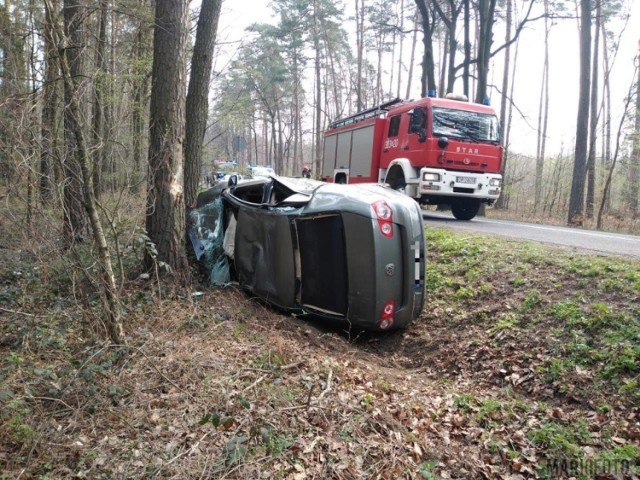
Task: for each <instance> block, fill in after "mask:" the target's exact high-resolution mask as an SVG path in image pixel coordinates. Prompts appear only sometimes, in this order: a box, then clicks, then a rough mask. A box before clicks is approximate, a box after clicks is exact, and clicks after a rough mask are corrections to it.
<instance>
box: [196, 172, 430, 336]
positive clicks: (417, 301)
mask: <svg viewBox="0 0 640 480" xmlns="http://www.w3.org/2000/svg"><path fill="white" fill-rule="evenodd" d="M189 237H190V239H191V242H192V244H193V246H194V250H195V252H196V257H197V258H198V259H199V261H201V262H202V263H203V264H204V265H206V269H207V272H208V273H210V274H211V275H210V281H211V283H225V282H228V281H229V280H230V279H233V280H237V281H238V283H239V284H240V285H241V286H242V288H244V289H245V290H247V291H248V292H250V293H251V294H252V295H255V296H257V297H260V298H261V299H263V300H265V301H266V302H268V303H270V304H272V305H274V306H276V307H279V308H281V309H283V310H286V311H291V312H296V313H306V314H311V315H313V316H316V317H321V318H327V319H332V320H343V321H346V322H348V323H350V324H352V325H354V326H357V327H361V328H364V329H368V330H390V329H395V328H404V327H406V326H407V325H409V323H410V322H411V321H412V320H413V319H415V318H416V317H418V315H419V314H420V312H421V311H422V306H423V301H424V274H425V251H424V248H425V247H424V231H423V223H422V214H421V210H420V208H419V206H418V204H417V203H416V202H415V201H413V200H412V199H411V198H409V197H407V196H406V195H403V194H401V193H399V192H396V191H394V190H392V189H390V188H388V187H385V186H382V185H374V184H358V185H336V184H329V183H323V182H317V181H314V180H310V179H304V178H302V179H293V178H284V177H274V178H261V179H256V180H248V181H245V182H243V183H237V180H236V179H235V178H232V179H231V181H230V182H229V184H228V186H226V187H225V186H221V185H217V186H216V187H214V188H212V189H210V190H207V191H206V192H203V193H201V194H200V195H199V197H198V202H197V207H196V209H195V210H193V211H192V212H191V221H190V227H189Z"/></svg>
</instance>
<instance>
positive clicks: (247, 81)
mask: <svg viewBox="0 0 640 480" xmlns="http://www.w3.org/2000/svg"><path fill="white" fill-rule="evenodd" d="M174 3H175V2H173V3H172V2H160V3H158V4H157V5H154V4H153V3H152V2H149V1H146V0H140V1H128V0H124V1H121V2H116V1H109V0H100V1H93V2H91V1H89V2H83V1H60V0H47V1H46V2H44V3H40V2H34V1H26V0H16V1H10V0H7V1H5V2H4V4H3V6H2V10H1V11H0V13H1V15H2V25H3V28H2V38H1V42H0V51H1V52H2V62H1V68H2V71H1V76H0V82H1V84H0V99H1V102H2V105H3V109H2V112H3V113H2V115H1V117H0V131H1V132H2V134H1V138H2V141H1V143H0V163H1V164H2V172H3V175H2V179H1V181H2V187H3V197H5V198H6V201H7V202H11V204H12V207H13V206H15V207H17V210H16V212H20V213H18V214H17V218H20V219H21V220H24V221H25V222H26V223H27V224H30V223H31V222H33V221H34V218H35V216H37V215H38V214H39V213H38V212H39V211H41V210H42V207H52V206H54V205H57V206H58V207H62V208H61V209H60V210H61V212H62V213H63V215H61V216H60V218H59V221H60V224H59V225H58V226H57V227H56V228H58V229H59V231H60V232H61V234H62V236H63V237H64V242H65V244H66V245H67V246H68V245H70V244H72V243H73V242H75V241H76V240H80V239H85V238H88V237H89V236H93V237H94V238H96V237H98V239H97V240H96V241H97V242H99V241H100V240H99V237H101V236H103V235H104V233H103V234H100V232H98V231H97V229H102V228H103V226H102V225H103V224H105V225H107V224H108V223H111V224H112V225H113V221H112V219H113V218H114V217H117V216H119V214H120V213H121V212H120V211H119V209H118V206H117V205H118V204H117V201H118V200H116V203H115V204H112V201H113V200H114V199H120V200H121V199H122V198H125V197H126V198H127V199H131V200H132V201H140V202H145V201H146V214H145V219H146V220H145V222H146V224H145V227H144V229H143V230H144V234H146V235H148V237H149V240H150V243H152V244H154V245H156V247H157V248H158V249H159V252H158V258H159V259H160V260H161V261H162V262H163V263H164V264H167V265H169V266H171V267H172V268H174V269H181V268H183V267H184V266H185V260H184V258H183V257H184V255H183V254H181V253H180V250H181V247H179V246H178V245H181V238H180V237H181V236H182V235H183V234H182V233H180V232H179V231H180V230H182V228H181V225H180V222H182V220H179V218H182V217H184V210H185V209H187V208H188V206H189V205H192V204H193V202H194V199H195V195H196V194H197V190H198V188H199V187H200V184H201V182H202V179H203V178H204V176H205V175H208V174H209V173H212V172H213V171H215V169H216V162H220V161H223V162H228V161H237V162H238V165H239V168H246V167H247V166H249V165H270V166H273V167H274V168H275V170H276V171H277V172H278V173H279V174H282V175H291V176H296V175H300V174H301V171H302V168H303V167H304V166H308V167H310V168H311V169H312V171H313V172H315V174H317V173H318V172H320V171H321V169H322V168H321V167H322V142H323V138H322V133H323V131H324V130H325V129H326V128H327V125H328V124H329V123H330V122H331V121H333V120H335V119H337V118H340V117H341V116H345V115H349V114H353V113H355V112H358V111H361V110H363V109H365V108H371V107H372V106H375V105H378V104H380V103H383V102H385V101H388V100H389V99H392V98H396V97H399V98H409V97H413V96H415V95H419V96H426V95H427V94H435V95H439V96H444V94H445V93H447V92H458V93H463V94H464V95H466V96H467V97H468V98H470V99H471V100H472V101H475V102H476V103H482V102H484V101H485V100H488V99H491V101H492V104H493V105H496V107H495V108H496V110H497V112H498V115H499V118H500V121H501V124H502V142H503V144H504V147H505V155H504V161H503V165H502V169H503V171H502V174H503V177H504V189H503V190H504V191H503V195H502V197H501V198H500V200H499V202H498V204H497V205H496V208H495V209H492V212H491V213H492V214H495V215H501V216H518V217H520V218H530V219H545V220H546V221H550V222H556V223H568V224H571V225H585V226H593V227H598V228H602V227H606V228H611V229H625V230H627V231H629V230H631V231H633V229H636V228H637V214H638V185H639V183H640V182H639V173H638V172H639V167H638V163H639V162H640V160H639V157H640V153H639V152H640V146H639V145H638V133H637V132H638V130H639V129H640V125H639V124H640V117H639V114H638V106H639V105H640V103H639V102H640V100H639V98H638V97H639V96H638V90H639V89H640V81H639V80H638V72H637V64H638V59H637V52H636V54H635V55H636V58H635V59H632V58H626V59H625V58H617V54H618V51H619V49H620V39H621V38H623V37H622V33H623V32H624V31H625V30H626V29H627V27H628V22H629V21H630V14H631V4H632V2H628V3H625V2H621V1H604V0H602V1H593V0H592V1H581V2H579V3H577V4H575V3H574V2H562V1H561V2H551V1H545V2H535V1H533V0H529V1H522V2H517V1H514V0H507V1H501V2H498V1H497V0H479V1H477V2H470V1H467V0H458V1H456V0H447V1H429V2H426V1H418V0H416V2H409V1H408V0H396V1H393V2H388V1H367V0H356V1H355V4H347V3H342V2H336V1H333V0H318V1H315V2H312V3H309V2H300V1H296V0H277V1H274V2H272V3H271V4H270V6H269V7H268V8H269V9H270V10H271V12H270V17H269V19H270V20H271V22H270V23H253V24H251V25H250V26H249V27H247V29H246V31H245V33H244V34H243V36H242V41H239V42H235V43H233V44H232V45H227V44H225V42H220V43H221V45H216V40H217V39H216V37H217V35H216V33H217V31H218V24H219V23H220V22H222V23H221V26H222V27H224V28H225V29H227V28H228V27H229V26H228V25H226V24H225V13H224V9H223V8H222V5H221V2H219V1H204V2H202V3H201V4H196V3H194V4H193V5H190V6H187V5H182V4H180V5H175V4H174ZM265 10H267V11H268V9H267V7H266V6H265ZM568 22H573V23H574V24H575V26H576V28H575V36H576V38H578V39H579V42H578V43H577V45H578V47H579V49H578V50H579V51H576V52H573V55H574V56H577V57H579V70H580V71H579V77H578V78H579V85H577V86H576V87H577V88H576V90H577V95H578V96H579V99H578V100H579V101H578V103H577V105H578V109H577V111H576V112H563V113H565V114H566V115H565V116H566V122H565V123H573V122H575V137H574V138H573V139H572V140H567V142H566V143H564V144H563V149H562V150H561V151H551V152H549V150H548V147H547V145H546V144H547V139H548V138H549V135H550V132H548V125H549V115H550V111H552V110H551V105H550V103H552V102H553V99H551V98H550V95H551V93H550V92H551V90H552V87H553V85H550V79H551V78H552V77H551V74H552V73H553V72H550V69H551V66H550V62H549V56H550V51H551V50H553V49H554V47H555V46H554V45H553V44H551V43H550V40H549V38H550V33H551V32H552V30H553V29H554V28H558V27H557V26H558V25H559V24H562V23H568ZM164 23H166V24H167V25H168V26H170V27H171V28H170V29H169V27H167V28H162V26H163V24H164ZM529 28H536V29H537V31H540V32H543V35H542V36H541V38H542V39H543V45H541V46H540V47H541V48H542V50H543V52H544V62H543V64H542V65H541V66H540V69H539V75H540V76H539V79H534V82H533V83H534V84H535V85H537V86H536V90H537V92H536V95H538V104H539V107H538V111H537V119H536V120H534V122H535V123H536V126H535V132H536V136H537V138H536V140H535V144H536V152H535V155H533V154H532V153H531V152H524V151H521V150H519V149H518V148H517V145H516V146H514V148H513V149H512V148H511V140H510V139H511V138H512V137H513V132H512V128H513V127H512V125H517V123H516V122H514V117H517V116H518V115H520V114H521V113H519V107H518V105H519V99H518V98H517V97H516V96H514V95H513V92H514V83H515V79H516V72H517V71H518V67H519V64H520V62H522V56H523V55H524V56H526V52H520V51H519V40H520V37H521V35H522V32H523V31H524V30H525V29H529ZM164 33H166V34H167V37H166V38H165V37H163V34H164ZM625 38H627V37H625ZM230 52H231V53H230ZM620 63H625V64H626V65H629V64H631V63H633V65H634V67H633V68H631V69H629V68H628V69H627V72H626V73H627V74H628V75H629V78H628V79H626V83H627V85H628V90H627V91H622V92H621V91H619V89H615V90H614V91H612V86H611V85H612V81H611V74H612V72H613V71H614V70H613V67H614V65H616V64H620ZM634 68H635V70H634ZM496 72H499V75H496ZM498 77H501V78H498ZM414 92H417V93H414ZM431 92H433V93H431ZM574 119H575V120H574ZM530 121H531V120H530ZM516 128H517V127H516ZM161 152H164V153H161ZM163 156H164V157H163ZM161 157H163V158H166V159H169V161H168V162H163V161H161V160H160V158H161ZM91 189H92V190H93V192H90V190H91ZM173 189H184V197H180V198H178V197H179V196H172V195H171V193H170V192H171V191H172V190H173ZM90 197H93V198H95V199H96V200H100V202H98V203H94V202H91V201H88V200H89V198H90ZM98 204H99V205H100V207H97V205H98ZM167 232H173V233H171V234H169V233H167ZM173 237H176V238H173ZM99 251H100V252H104V253H105V255H104V256H103V258H102V261H101V263H103V264H108V263H109V258H108V257H109V256H108V255H106V253H108V248H107V246H106V244H104V245H103V246H102V247H100V248H99ZM148 260H149V258H147V261H146V263H147V267H148V266H149V265H150V263H149V261H148ZM104 268H106V269H107V271H109V270H110V268H109V266H108V265H105V266H104ZM109 278H110V275H109V274H107V275H106V277H105V279H104V281H106V282H107V283H108V282H109V281H110V280H108V279H109ZM112 288H113V286H111V287H110V289H112Z"/></svg>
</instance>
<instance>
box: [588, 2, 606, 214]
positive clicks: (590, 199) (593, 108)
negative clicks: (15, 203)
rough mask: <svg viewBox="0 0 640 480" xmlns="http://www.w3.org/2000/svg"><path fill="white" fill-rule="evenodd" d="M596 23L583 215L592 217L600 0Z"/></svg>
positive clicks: (594, 178)
mask: <svg viewBox="0 0 640 480" xmlns="http://www.w3.org/2000/svg"><path fill="white" fill-rule="evenodd" d="M596 12H597V13H596V24H595V27H594V32H595V37H594V39H593V62H592V63H591V107H590V108H591V112H590V118H589V154H588V157H587V202H586V211H585V215H586V217H587V218H593V209H594V204H595V191H596V185H595V184H596V140H597V131H598V130H597V129H598V47H599V43H600V21H601V16H602V0H596Z"/></svg>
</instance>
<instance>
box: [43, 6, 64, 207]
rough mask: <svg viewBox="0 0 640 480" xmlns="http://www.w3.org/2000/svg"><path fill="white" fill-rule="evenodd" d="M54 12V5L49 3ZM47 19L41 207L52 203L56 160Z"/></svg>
mask: <svg viewBox="0 0 640 480" xmlns="http://www.w3.org/2000/svg"><path fill="white" fill-rule="evenodd" d="M51 4H52V5H53V8H54V9H56V11H57V9H58V3H57V1H52V2H51ZM49 20H50V19H49V18H47V19H45V22H44V35H43V36H44V68H45V75H44V85H43V86H42V120H41V130H40V131H41V133H40V137H41V148H40V201H41V202H42V203H43V204H46V203H47V202H49V201H51V199H53V189H54V188H55V187H54V184H55V182H54V163H55V161H56V160H59V159H60V158H59V155H57V154H56V152H57V148H58V134H57V123H58V122H57V119H58V118H59V101H60V97H59V88H58V83H57V82H58V72H59V68H58V61H57V58H56V49H55V48H56V47H55V45H54V44H53V28H54V26H53V25H51V24H50V23H49Z"/></svg>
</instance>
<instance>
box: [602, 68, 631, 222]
mask: <svg viewBox="0 0 640 480" xmlns="http://www.w3.org/2000/svg"><path fill="white" fill-rule="evenodd" d="M636 76H638V77H640V75H638V64H637V62H636V68H635V72H634V75H633V78H634V80H635V84H633V83H632V84H631V86H630V87H629V91H628V92H627V96H626V101H625V104H624V110H623V113H622V117H621V118H620V125H619V126H618V134H617V135H616V148H615V151H614V153H613V160H612V161H611V166H610V168H609V173H608V174H607V179H606V181H605V184H604V191H603V192H602V200H601V202H600V208H599V209H598V220H597V222H596V228H598V229H599V228H602V214H603V212H604V205H605V199H606V198H607V196H608V195H609V188H610V187H611V179H612V178H613V170H614V168H615V167H616V162H617V160H618V154H619V153H620V141H621V138H622V132H623V129H624V123H625V122H626V120H627V115H628V114H629V105H630V104H631V99H632V98H633V93H632V92H633V90H634V88H635V90H636V92H639V91H640V79H637V80H636ZM639 103H640V101H638V100H637V97H636V106H638V104H639ZM638 115H639V114H638V110H636V125H635V128H636V130H635V131H636V132H637V128H638V123H637V120H638ZM636 145H637V142H636V143H634V150H635V147H636ZM636 153H637V151H636ZM635 188H636V189H637V188H638V184H637V182H636V185H635ZM636 200H637V195H636Z"/></svg>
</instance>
